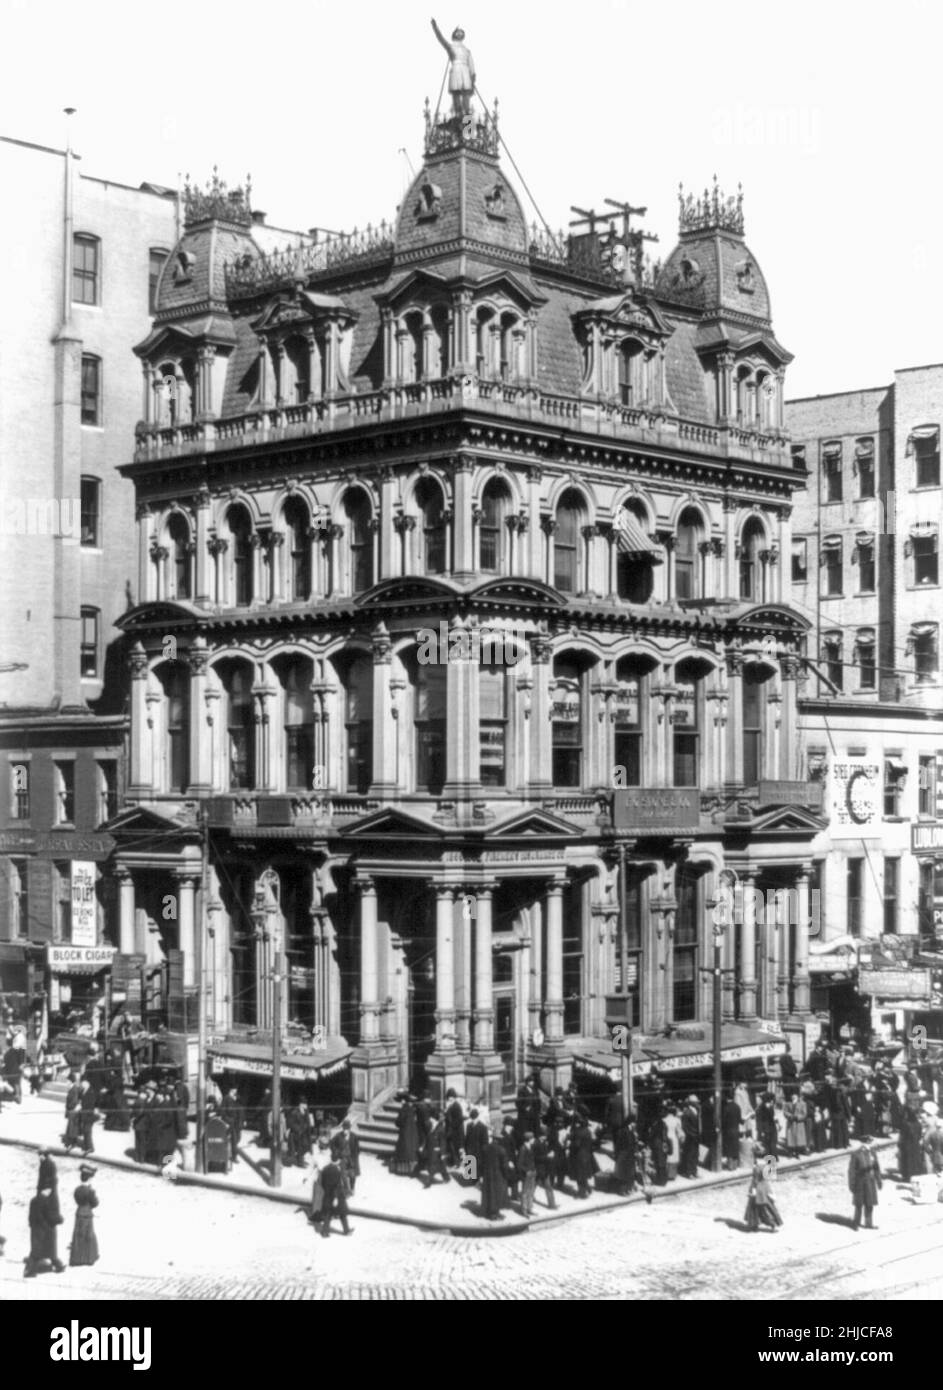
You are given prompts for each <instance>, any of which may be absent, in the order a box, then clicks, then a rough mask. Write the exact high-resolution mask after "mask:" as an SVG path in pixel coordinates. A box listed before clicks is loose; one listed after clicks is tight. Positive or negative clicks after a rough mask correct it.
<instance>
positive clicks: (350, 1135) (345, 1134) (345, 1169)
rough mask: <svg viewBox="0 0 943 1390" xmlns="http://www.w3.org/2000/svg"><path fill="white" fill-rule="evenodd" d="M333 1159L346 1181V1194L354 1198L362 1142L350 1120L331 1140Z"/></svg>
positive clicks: (346, 1121)
mask: <svg viewBox="0 0 943 1390" xmlns="http://www.w3.org/2000/svg"><path fill="white" fill-rule="evenodd" d="M331 1157H332V1158H333V1160H334V1162H335V1163H337V1164H338V1165H339V1167H340V1170H341V1175H342V1176H343V1179H344V1187H345V1190H346V1192H347V1193H348V1194H349V1195H350V1196H351V1197H353V1195H354V1192H355V1190H356V1187H357V1179H358V1178H359V1177H360V1140H359V1139H358V1138H357V1135H356V1134H355V1133H354V1131H353V1128H352V1127H351V1123H350V1120H344V1121H343V1123H342V1124H341V1127H340V1130H339V1131H338V1133H337V1134H335V1135H334V1138H333V1139H332V1140H331Z"/></svg>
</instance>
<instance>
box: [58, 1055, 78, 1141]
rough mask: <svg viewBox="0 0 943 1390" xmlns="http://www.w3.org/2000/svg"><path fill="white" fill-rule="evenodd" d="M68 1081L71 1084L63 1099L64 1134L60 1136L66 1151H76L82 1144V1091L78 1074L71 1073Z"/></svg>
mask: <svg viewBox="0 0 943 1390" xmlns="http://www.w3.org/2000/svg"><path fill="white" fill-rule="evenodd" d="M69 1081H70V1083H71V1084H70V1086H69V1089H68V1091H67V1092H66V1098H65V1134H63V1136H62V1142H63V1144H64V1145H65V1147H66V1149H77V1148H79V1147H80V1145H81V1143H82V1129H81V1121H82V1111H81V1106H80V1102H81V1099H82V1090H81V1086H80V1084H79V1076H78V1072H72V1073H71V1075H70V1077H69Z"/></svg>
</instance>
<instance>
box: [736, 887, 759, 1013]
mask: <svg viewBox="0 0 943 1390" xmlns="http://www.w3.org/2000/svg"><path fill="white" fill-rule="evenodd" d="M740 882H741V883H742V885H743V913H742V917H743V920H742V922H741V924H740V1019H741V1021H742V1022H753V1021H755V1019H756V903H755V900H754V896H753V891H752V890H753V889H754V888H755V886H756V874H754V873H744V874H741V876H740Z"/></svg>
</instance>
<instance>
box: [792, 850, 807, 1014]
mask: <svg viewBox="0 0 943 1390" xmlns="http://www.w3.org/2000/svg"><path fill="white" fill-rule="evenodd" d="M796 895H797V897H798V902H797V904H796V919H797V920H796V966H795V972H796V973H795V975H794V976H793V985H794V997H795V1013H796V1015H797V1016H798V1017H799V1018H807V1017H808V1016H809V1014H810V1013H811V1000H810V988H811V982H810V980H809V873H808V871H807V870H806V869H802V870H801V871H800V872H799V873H798V874H797V875H796ZM787 931H788V927H787Z"/></svg>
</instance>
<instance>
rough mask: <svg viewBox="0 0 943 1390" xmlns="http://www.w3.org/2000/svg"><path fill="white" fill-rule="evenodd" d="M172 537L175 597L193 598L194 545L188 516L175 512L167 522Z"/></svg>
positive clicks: (169, 534) (171, 551)
mask: <svg viewBox="0 0 943 1390" xmlns="http://www.w3.org/2000/svg"><path fill="white" fill-rule="evenodd" d="M167 534H168V536H169V537H170V547H171V549H170V554H171V563H172V564H173V582H174V597H175V598H191V597H192V594H193V590H192V581H191V573H192V568H193V547H192V545H191V543H190V528H189V526H188V525H187V521H186V518H185V517H183V516H181V514H180V513H179V512H173V513H172V514H171V517H170V520H169V521H168V522H167Z"/></svg>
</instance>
